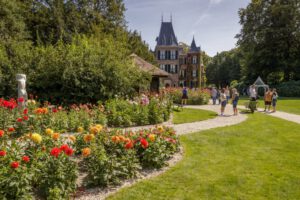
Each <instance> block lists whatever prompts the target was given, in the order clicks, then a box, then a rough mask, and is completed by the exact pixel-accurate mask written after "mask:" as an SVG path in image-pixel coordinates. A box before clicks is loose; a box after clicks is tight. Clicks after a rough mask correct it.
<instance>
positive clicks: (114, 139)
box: [111, 135, 120, 143]
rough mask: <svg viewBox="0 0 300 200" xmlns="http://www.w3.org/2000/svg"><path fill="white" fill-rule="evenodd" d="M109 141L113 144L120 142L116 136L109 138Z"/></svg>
mask: <svg viewBox="0 0 300 200" xmlns="http://www.w3.org/2000/svg"><path fill="white" fill-rule="evenodd" d="M111 140H112V141H113V142H114V143H118V142H120V138H119V136H116V135H114V136H112V137H111Z"/></svg>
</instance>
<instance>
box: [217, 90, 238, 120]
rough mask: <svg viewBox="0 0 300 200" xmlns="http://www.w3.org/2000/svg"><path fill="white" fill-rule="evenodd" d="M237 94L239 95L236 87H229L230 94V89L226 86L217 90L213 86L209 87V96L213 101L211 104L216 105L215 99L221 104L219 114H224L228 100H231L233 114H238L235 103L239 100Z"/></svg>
mask: <svg viewBox="0 0 300 200" xmlns="http://www.w3.org/2000/svg"><path fill="white" fill-rule="evenodd" d="M239 96H240V95H239V93H238V91H237V89H235V88H232V89H231V95H230V89H229V87H228V86H227V87H226V88H222V89H220V90H217V89H216V88H215V87H213V88H212V89H211V98H212V101H213V105H216V103H217V100H218V103H219V104H221V116H224V111H225V107H226V105H227V104H228V103H229V101H230V100H231V101H232V107H233V115H238V109H237V105H238V101H239Z"/></svg>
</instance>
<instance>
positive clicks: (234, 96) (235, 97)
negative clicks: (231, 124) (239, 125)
mask: <svg viewBox="0 0 300 200" xmlns="http://www.w3.org/2000/svg"><path fill="white" fill-rule="evenodd" d="M239 96H240V95H239V93H238V91H237V89H235V88H233V89H232V106H233V115H238V109H237V105H238V101H239Z"/></svg>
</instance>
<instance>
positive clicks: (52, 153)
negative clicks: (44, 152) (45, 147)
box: [50, 147, 61, 158]
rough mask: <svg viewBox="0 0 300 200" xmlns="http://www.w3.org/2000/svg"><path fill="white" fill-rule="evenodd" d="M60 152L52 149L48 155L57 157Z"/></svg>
mask: <svg viewBox="0 0 300 200" xmlns="http://www.w3.org/2000/svg"><path fill="white" fill-rule="evenodd" d="M60 152H61V150H60V149H59V148H57V147H54V148H52V150H51V151H50V154H51V155H52V156H54V157H56V158H57V157H58V156H59V154H60Z"/></svg>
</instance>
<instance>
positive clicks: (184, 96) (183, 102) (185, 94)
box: [181, 87, 188, 107]
mask: <svg viewBox="0 0 300 200" xmlns="http://www.w3.org/2000/svg"><path fill="white" fill-rule="evenodd" d="M187 100H188V90H187V88H186V87H184V88H183V90H182V97H181V106H182V107H183V105H186V104H187Z"/></svg>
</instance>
